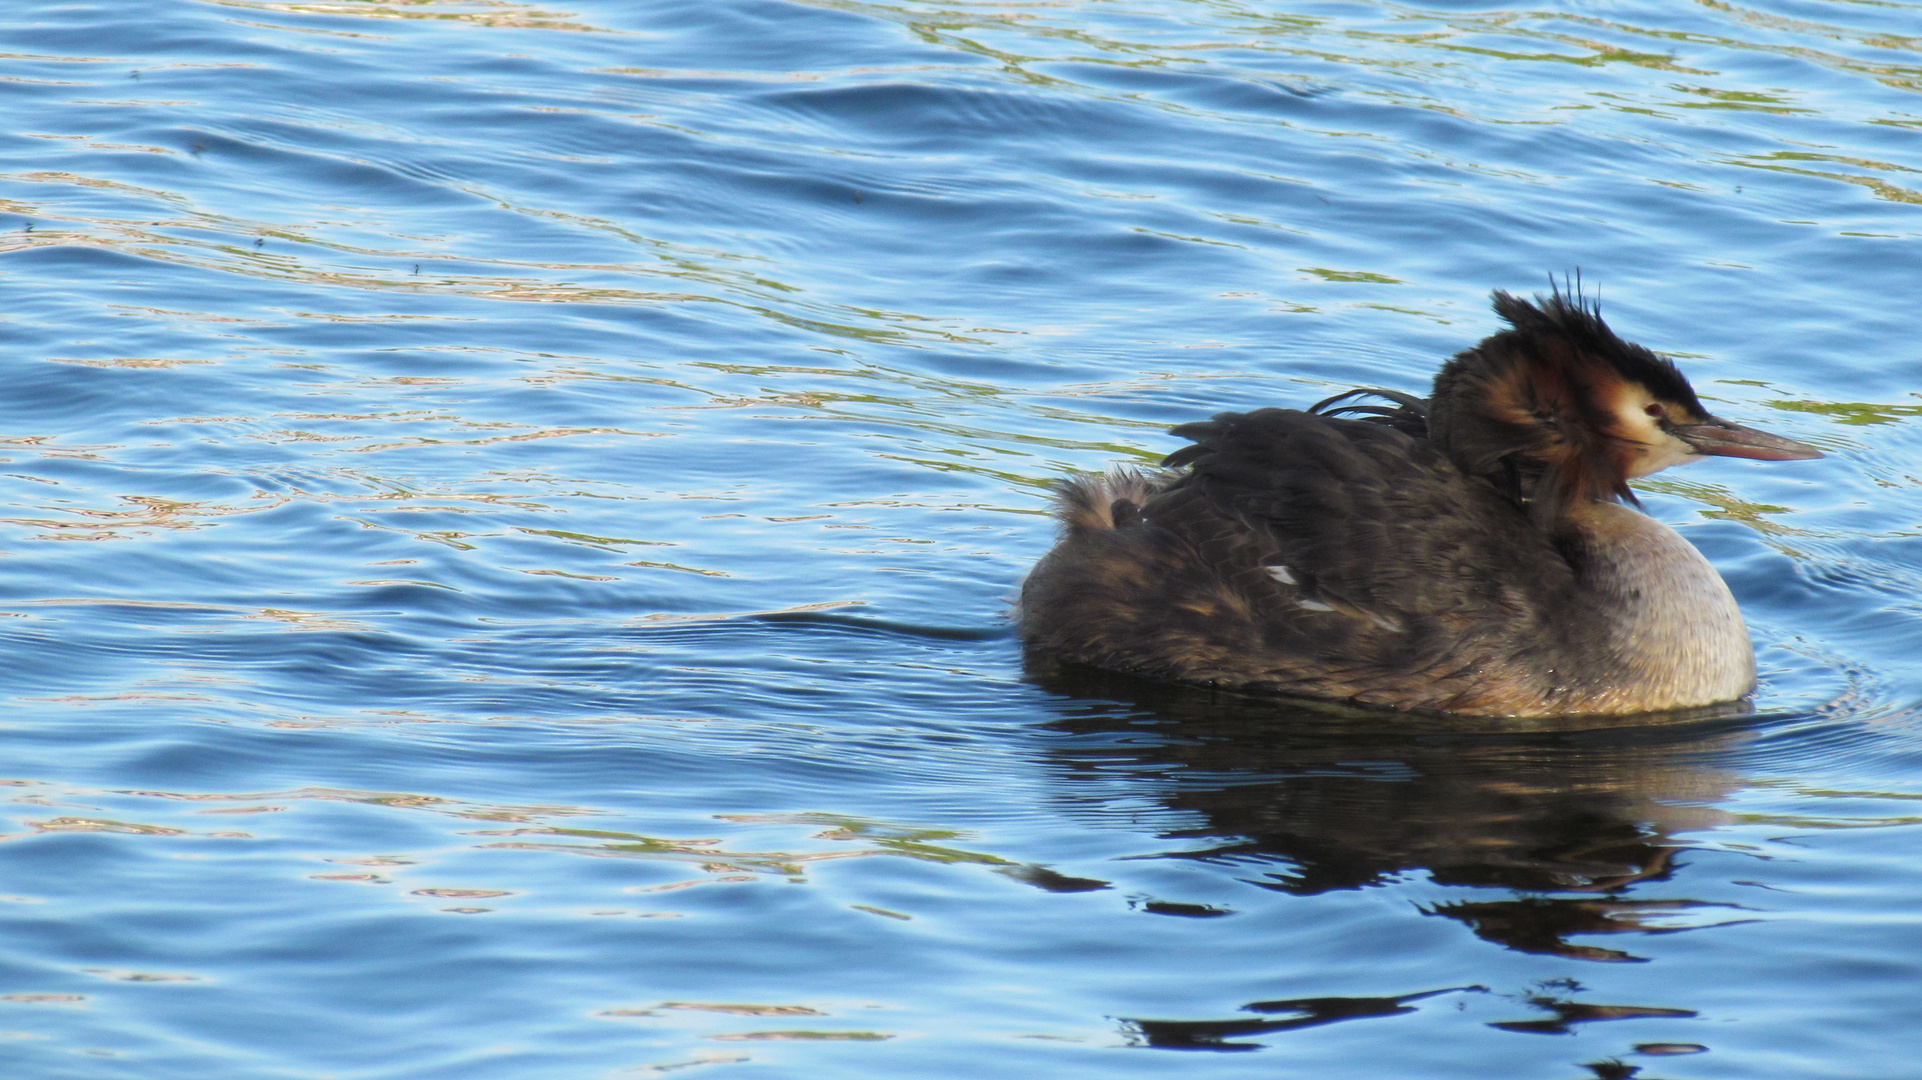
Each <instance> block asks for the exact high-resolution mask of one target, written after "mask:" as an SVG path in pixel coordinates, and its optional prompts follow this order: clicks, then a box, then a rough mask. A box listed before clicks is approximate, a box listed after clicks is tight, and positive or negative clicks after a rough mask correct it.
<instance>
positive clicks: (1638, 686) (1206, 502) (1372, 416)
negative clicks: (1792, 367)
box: [1019, 292, 1821, 716]
mask: <svg viewBox="0 0 1922 1080" xmlns="http://www.w3.org/2000/svg"><path fill="white" fill-rule="evenodd" d="M1495 307H1496V310H1497V311H1498V312H1499V313H1500V314H1501V315H1502V316H1503V317H1504V318H1506V319H1507V320H1508V321H1509V322H1510V323H1511V324H1512V329H1509V330H1505V331H1502V332H1501V333H1498V334H1496V335H1494V336H1493V337H1490V338H1488V339H1487V340H1485V341H1483V342H1482V343H1481V344H1480V345H1478V346H1476V347H1475V348H1474V349H1471V350H1469V351H1467V352H1465V353H1462V354H1461V355H1459V356H1457V357H1455V358H1454V359H1453V360H1450V361H1449V362H1448V363H1447V364H1446V365H1445V366H1444V367H1443V368H1442V370H1441V372H1440V374H1439V375H1437V376H1436V379H1435V388H1434V394H1433V396H1432V397H1431V398H1430V399H1429V400H1427V401H1423V400H1421V399H1417V398H1413V397H1409V396H1407V395H1402V394H1396V393H1393V392H1390V391H1368V392H1367V393H1372V394H1375V395H1377V396H1380V397H1383V398H1386V399H1388V400H1392V401H1395V402H1397V405H1396V406H1395V407H1392V408H1390V407H1377V406H1359V405H1354V404H1347V405H1342V404H1338V403H1339V402H1341V401H1342V400H1343V399H1349V398H1352V397H1354V396H1355V394H1344V395H1341V396H1340V397H1337V398H1334V399H1331V400H1330V401H1327V402H1323V403H1321V404H1320V405H1317V406H1315V407H1314V408H1311V409H1309V410H1307V411H1305V412H1302V411H1295V410H1289V409H1262V410H1259V411H1256V412H1251V413H1223V414H1221V415H1219V416H1216V417H1215V418H1214V419H1212V420H1209V421H1206V422H1203V423H1196V424H1188V425H1185V426H1183V427H1179V428H1176V429H1175V434H1177V435H1180V436H1183V437H1185V438H1188V439H1190V440H1192V441H1193V445H1191V446H1188V447H1186V448H1184V449H1182V450H1179V451H1177V452H1175V453H1174V454H1173V455H1170V456H1169V458H1168V459H1167V461H1166V462H1164V465H1165V466H1166V467H1167V468H1168V469H1169V470H1171V471H1168V472H1163V473H1159V474H1154V475H1149V476H1143V475H1139V474H1136V473H1131V472H1116V473H1111V474H1110V475H1108V476H1106V477H1089V478H1080V479H1076V480H1071V481H1069V482H1067V483H1066V484H1065V485H1063V488H1062V491H1061V496H1060V502H1059V508H1058V512H1059V516H1060V518H1061V521H1062V523H1063V526H1064V531H1065V534H1064V536H1063V538H1062V540H1061V542H1060V544H1059V545H1057V546H1056V547H1055V549H1054V550H1053V551H1052V552H1050V553H1049V554H1048V556H1047V557H1046V558H1044V559H1043V560H1042V561H1041V563H1040V565H1038V566H1036V567H1035V569H1034V572H1033V573H1032V574H1030V575H1029V578H1028V581H1027V584H1026V585H1025V586H1024V587H1023V590H1022V595H1021V603H1020V611H1019V617H1020V622H1021V630H1022V635H1023V637H1024V638H1025V639H1026V641H1027V643H1028V644H1029V646H1030V647H1032V648H1035V649H1038V650H1041V651H1043V652H1045V653H1048V654H1051V655H1053V656H1057V657H1059V658H1062V659H1065V660H1070V661H1075V662H1080V663H1086V664H1092V665H1095V666H1098V667H1105V668H1113V669H1118V670H1123V671H1132V672H1137V673H1140V674H1145V675H1151V676H1156V677H1162V678H1171V679H1179V680H1183V681H1188V682H1199V683H1208V684H1214V685H1219V686H1224V687H1231V688H1235V689H1241V690H1249V691H1256V692H1265V693H1279V694H1289V695H1300V696H1307V697H1316V698H1328V699H1335V700H1343V701H1352V702H1356V703H1359V704H1364V705H1373V706H1383V707H1388V708H1396V709H1411V710H1424V711H1443V712H1458V713H1476V714H1484V715H1519V716H1549V715H1574V714H1588V713H1600V714H1623V713H1638V712H1654V711H1661V710H1668V709H1678V708H1685V707H1689V706H1696V705H1707V704H1714V703H1717V702H1725V701H1733V700H1736V699H1738V698H1741V697H1742V696H1743V695H1745V694H1747V693H1748V692H1749V690H1750V689H1751V688H1752V687H1753V684H1754V680H1755V657H1754V652H1753V648H1752V646H1751V645H1750V643H1749V638H1748V631H1747V628H1746V627H1745V626H1744V625H1743V622H1742V616H1741V612H1740V611H1739V610H1738V609H1737V608H1736V605H1735V599H1734V597H1733V596H1732V595H1730V593H1729V590H1728V586H1727V585H1726V584H1724V583H1723V581H1722V578H1721V576H1720V575H1719V574H1717V573H1716V571H1715V568H1714V567H1713V566H1711V565H1710V564H1709V562H1708V560H1707V559H1705V558H1703V557H1702V555H1701V553H1699V552H1698V551H1696V550H1695V548H1694V547H1693V546H1692V545H1690V544H1689V543H1688V541H1686V540H1684V539H1683V538H1682V537H1681V536H1680V535H1679V534H1678V533H1676V532H1675V531H1674V530H1673V529H1670V528H1669V527H1668V526H1666V525H1663V524H1661V523H1660V522H1658V521H1655V520H1654V519H1652V518H1649V517H1647V516H1646V515H1644V514H1642V513H1640V512H1639V511H1638V510H1635V509H1632V508H1630V507H1629V506H1625V505H1623V504H1622V500H1624V499H1626V500H1629V501H1631V502H1632V501H1633V496H1632V495H1631V494H1630V493H1629V490H1628V487H1627V481H1628V479H1629V478H1631V477H1635V476H1644V475H1647V474H1649V473H1652V472H1655V471H1657V470H1659V469H1663V468H1667V467H1668V466H1670V465H1676V464H1682V463H1684V462H1688V461H1692V460H1695V459H1696V458H1697V457H1700V456H1702V455H1707V454H1718V455H1725V456H1736V457H1752V458H1765V459H1774V460H1779V459H1789V458H1809V457H1819V456H1821V455H1820V454H1819V453H1818V452H1817V451H1816V450H1815V449H1814V448H1812V447H1809V446H1805V445H1803V444H1801V443H1796V442H1791V441H1790V440H1787V439H1783V438H1780V437H1777V436H1774V435H1769V434H1766V433H1764V432H1759V431H1755V430H1753V429H1749V428H1744V427H1739V426H1737V425H1734V424H1731V423H1729V422H1727V421H1724V420H1719V419H1716V418H1715V417H1712V416H1710V415H1709V414H1708V413H1707V412H1706V411H1705V410H1704V409H1703V408H1702V406H1701V403H1700V402H1699V401H1698V400H1697V399H1696V396H1695V393H1694V391H1693V390H1692V389H1690V387H1689V385H1688V383H1687V381H1686V380H1685V379H1683V378H1682V375H1681V373H1680V372H1678V371H1677V370H1676V369H1675V367H1674V365H1672V364H1670V363H1669V362H1668V361H1666V360H1663V359H1661V358H1659V357H1657V356H1655V355H1654V354H1653V353H1650V352H1649V351H1648V350H1646V349H1643V348H1641V347H1640V346H1636V345H1630V344H1628V343H1626V342H1623V341H1622V340H1621V339H1619V338H1617V337H1616V336H1615V335H1614V334H1613V333H1612V332H1611V331H1610V330H1609V329H1608V327H1607V326H1606V325H1605V324H1603V323H1602V321H1601V318H1600V316H1599V315H1598V314H1597V313H1596V312H1595V310H1594V309H1593V308H1591V307H1588V306H1585V305H1584V304H1582V303H1581V302H1580V301H1579V299H1571V298H1568V297H1564V296H1562V295H1559V294H1557V295H1554V296H1551V297H1549V298H1548V299H1546V300H1538V301H1537V303H1536V304H1530V303H1528V302H1526V301H1523V300H1520V299H1517V298H1515V297H1512V296H1509V295H1507V294H1505V293H1499V292H1498V293H1496V294H1495ZM1357 393H1360V392H1357Z"/></svg>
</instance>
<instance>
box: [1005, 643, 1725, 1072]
mask: <svg viewBox="0 0 1922 1080" xmlns="http://www.w3.org/2000/svg"><path fill="white" fill-rule="evenodd" d="M1029 678H1030V679H1031V680H1032V681H1033V682H1034V683H1036V684H1037V685H1038V686H1040V687H1041V688H1043V689H1045V690H1047V691H1050V692H1052V693H1054V694H1058V695H1061V696H1062V697H1063V698H1066V699H1068V700H1066V701H1063V702H1061V703H1059V712H1060V717H1059V719H1056V720H1054V721H1052V722H1050V723H1049V724H1048V727H1049V728H1050V729H1052V730H1053V731H1054V732H1056V733H1057V734H1058V735H1059V736H1063V737H1062V738H1060V739H1059V740H1058V742H1056V744H1055V745H1054V747H1053V748H1052V749H1051V751H1050V754H1051V758H1052V760H1053V764H1054V765H1055V767H1056V773H1057V775H1058V776H1059V777H1060V781H1061V783H1060V786H1061V788H1062V791H1063V794H1064V797H1065V799H1066V800H1067V803H1068V805H1069V807H1070V809H1071V812H1076V813H1084V812H1085V813H1097V814H1099V813H1104V812H1107V809H1106V808H1108V807H1111V806H1123V805H1125V806H1128V807H1131V808H1138V807H1139V806H1140V805H1141V804H1142V803H1143V802H1144V801H1147V802H1151V803H1153V804H1156V805H1158V807H1159V808H1160V809H1161V810H1162V811H1163V812H1164V813H1165V816H1166V817H1167V818H1168V820H1169V821H1170V827H1169V828H1168V829H1167V830H1166V831H1164V832H1163V833H1161V835H1162V836H1163V837H1164V838H1165V839H1167V840H1169V841H1172V842H1173V843H1171V844H1170V845H1169V848H1168V850H1166V851H1164V852H1161V853H1157V854H1153V855H1149V856H1144V857H1155V858H1169V859H1191V860H1200V861H1204V862H1209V863H1213V864H1217V865H1222V866H1227V867H1231V868H1233V869H1234V870H1235V871H1237V876H1239V877H1241V879H1242V880H1244V881H1247V882H1249V883H1251V884H1255V885H1258V886H1260V887H1262V888H1265V889H1271V890H1274V891H1276V892H1280V893H1287V894H1292V895H1297V896H1307V895H1317V894H1325V893H1329V892H1333V891H1338V890H1349V889H1363V888H1368V887H1371V886H1381V885H1386V884H1389V883H1391V882H1394V881H1397V880H1404V879H1406V878H1408V877H1409V876H1411V875H1422V876H1425V877H1426V878H1427V879H1428V880H1429V881H1432V882H1434V883H1435V884H1439V885H1447V886H1459V887H1464V888H1472V889H1477V890H1486V893H1485V894H1484V895H1480V896H1478V895H1475V894H1470V895H1468V896H1465V897H1463V898H1461V899H1459V900H1453V901H1449V902H1444V903H1435V904H1431V905H1429V906H1427V907H1425V908H1423V909H1422V912H1423V914H1425V915H1430V916H1436V917H1441V918H1446V919H1451V920H1454V921H1456V922H1458V923H1460V924H1462V925H1463V926H1464V927H1465V928H1467V929H1468V930H1469V931H1471V932H1472V933H1473V934H1474V935H1475V936H1476V937H1478V938H1480V939H1481V940H1483V941H1486V942H1490V943H1492V944H1495V945H1499V946H1501V947H1503V948H1506V949H1512V950H1515V951H1517V952H1524V953H1533V954H1540V955H1549V956H1558V957H1563V958H1567V959H1571V960H1582V961H1593V962H1612V963H1623V962H1628V963H1633V962H1640V961H1642V960H1644V959H1645V958H1644V957H1640V956H1637V955H1635V953H1634V952H1633V951H1632V950H1633V941H1634V939H1635V938H1636V937H1639V936H1642V935H1647V934H1659V933H1677V932H1681V930H1682V929H1683V927H1679V926H1676V925H1674V924H1675V923H1677V922H1679V921H1683V920H1686V923H1687V924H1688V925H1687V927H1686V928H1687V929H1699V928H1704V927H1707V926H1712V925H1726V924H1728V923H1732V922H1740V921H1745V920H1744V919H1743V918H1742V913H1741V911H1740V909H1738V908H1733V907H1731V906H1730V905H1725V904H1711V903H1703V902H1700V901H1695V900H1690V899H1686V898H1680V897H1676V896H1674V895H1673V892H1672V890H1662V889H1652V888H1651V886H1658V885H1660V884H1661V883H1665V882H1669V881H1671V880H1672V878H1673V876H1674V874H1675V872H1676V870H1677V869H1678V868H1679V867H1680V866H1681V865H1683V863H1682V861H1681V856H1682V854H1683V853H1684V852H1685V851H1686V850H1687V849H1688V843H1687V841H1686V840H1685V839H1681V838H1680V837H1681V836H1682V834H1685V833H1689V832H1693V831H1699V830H1704V829H1710V828H1713V827H1715V826H1716V825H1718V824H1721V823H1723V822H1725V821H1727V820H1728V818H1727V816H1726V815H1725V814H1724V813H1723V812H1722V811H1720V810H1718V809H1717V804H1718V803H1719V802H1721V801H1722V800H1724V799H1725V798H1726V797H1727V795H1728V794H1729V793H1730V792H1731V791H1732V790H1733V789H1735V788H1736V787H1737V786H1738V785H1739V782H1740V780H1739V776H1738V775H1737V774H1736V773H1734V772H1732V771H1730V770H1729V768H1728V766H1727V762H1729V761H1731V760H1733V759H1735V758H1736V757H1737V756H1739V755H1738V754H1737V750H1738V749H1739V748H1740V747H1741V746H1742V745H1743V744H1745V743H1747V742H1749V741H1751V740H1752V739H1753V738H1754V737H1755V733H1756V729H1757V726H1758V724H1759V723H1761V722H1762V721H1761V718H1758V717H1757V716H1755V715H1754V714H1753V713H1752V712H1750V711H1749V710H1747V709H1746V708H1745V707H1742V706H1727V707H1721V708H1717V709H1711V710H1700V711H1696V712H1693V713H1690V714H1669V715H1664V716H1643V717H1627V718H1603V719H1595V718H1585V719H1578V720H1568V721H1540V720H1530V721H1519V720H1517V721H1505V720H1489V719H1486V718H1473V719H1470V718H1459V719H1456V718H1446V717H1441V718H1426V717H1411V716H1405V715H1398V714H1383V713H1375V712H1362V711H1358V710H1352V709H1343V708H1340V707H1334V706H1327V705H1320V704H1315V703H1296V702H1286V701H1277V700H1271V699H1260V698H1249V697H1245V696H1241V695H1235V694H1226V693H1218V692H1212V691H1209V690H1206V689H1202V688H1194V687H1185V686H1179V685H1173V684H1167V683H1159V682H1153V681H1148V680H1142V679H1135V678H1131V677H1128V676H1123V675H1116V674H1113V673H1108V672H1101V671H1094V670H1089V669H1083V668H1071V667H1066V666H1055V665H1050V664H1047V663H1045V662H1034V661H1031V662H1030V667H1029ZM1650 892H1660V893H1666V895H1642V894H1644V893H1650ZM1154 902H1159V903H1178V901H1174V900H1163V899H1158V900H1157V901H1154ZM1151 903H1153V902H1151ZM1149 909H1150V910H1152V908H1149ZM1597 938H1601V939H1604V940H1606V942H1607V943H1606V944H1602V943H1598V942H1597V941H1596V940H1595V939H1597ZM1456 989H1457V990H1466V989H1479V988H1471V987H1458V988H1456ZM1440 992H1442V991H1435V990H1431V989H1426V988H1424V989H1423V991H1422V992H1421V993H1415V994H1408V995H1404V996H1401V997H1392V998H1368V999H1347V998H1341V999H1336V998H1326V999H1322V998H1316V999H1302V1000H1300V1001H1292V1002H1266V1003H1264V1002H1255V1003H1251V1004H1248V1005H1246V1006H1244V1007H1243V1008H1244V1009H1245V1010H1246V1011H1250V1012H1255V1013H1267V1012H1269V1011H1274V1010H1270V1009H1269V1008H1267V1007H1268V1006H1277V1007H1279V1011H1288V1012H1290V1013H1292V1015H1290V1016H1288V1017H1286V1018H1284V1019H1281V1020H1276V1019H1274V1018H1272V1017H1268V1016H1256V1017H1246V1018H1237V1019H1234V1020H1220V1021H1213V1020H1211V1021H1166V1020H1129V1021H1128V1022H1127V1023H1128V1024H1129V1026H1130V1027H1131V1028H1132V1029H1133V1030H1134V1031H1136V1032H1138V1033H1139V1035H1140V1037H1141V1038H1142V1039H1143V1040H1145V1041H1146V1043H1147V1044H1148V1045H1151V1046H1160V1047H1169V1048H1187V1049H1215V1050H1232V1049H1252V1048H1254V1047H1256V1046H1258V1045H1259V1044H1254V1043H1239V1044H1236V1043H1229V1042H1228V1041H1227V1039H1228V1038H1229V1037H1231V1036H1237V1035H1248V1034H1254V1033H1259V1032H1275V1031H1283V1030H1288V1029H1291V1028H1299V1027H1309V1026H1315V1025H1318V1024H1326V1023H1332V1022H1335V1021H1340V1020H1349V1019H1358V1018H1362V1017H1369V1016H1385V1015H1391V1014H1394V1013H1398V1012H1406V1011H1410V1008H1411V1007H1410V1006H1409V1005H1408V1004H1406V1003H1408V1002H1412V1001H1415V1000H1417V999H1419V998H1422V997H1425V996H1428V995H1429V994H1433V993H1440ZM1529 1004H1530V1005H1531V1006H1534V1007H1536V1008H1539V1009H1544V1010H1546V1011H1548V1012H1550V1013H1552V1014H1553V1016H1552V1017H1551V1018H1548V1019H1543V1020H1524V1019H1520V1018H1518V1019H1517V1020H1515V1021H1512V1022H1508V1023H1504V1024H1498V1025H1495V1026H1497V1027H1498V1028H1500V1029H1502V1030H1508V1031H1513V1032H1518V1033H1550V1032H1554V1031H1560V1032H1566V1031H1568V1030H1569V1025H1571V1024H1576V1023H1583V1022H1587V1021H1593V1020H1599V1019H1614V1018H1627V1017H1654V1016H1671V1017H1681V1016H1689V1015H1693V1014H1692V1013H1690V1012H1688V1011H1687V1010H1683V1009H1654V1008H1644V1007H1639V1006H1630V1005H1589V1004H1583V1003H1576V1002H1572V1001H1565V1000H1559V999H1558V1000H1556V1001H1553V1002H1549V1001H1547V1000H1546V999H1541V1000H1536V999H1530V1001H1529Z"/></svg>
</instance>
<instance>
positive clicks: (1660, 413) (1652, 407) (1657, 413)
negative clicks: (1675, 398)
mask: <svg viewBox="0 0 1922 1080" xmlns="http://www.w3.org/2000/svg"><path fill="white" fill-rule="evenodd" d="M1642 411H1643V412H1645V413H1647V414H1648V415H1650V416H1653V417H1655V418H1657V419H1660V418H1662V417H1664V416H1667V415H1668V410H1667V409H1664V408H1662V407H1661V406H1660V405H1657V404H1656V403H1654V402H1652V401H1651V402H1649V404H1648V407H1647V408H1645V409H1643V410H1642Z"/></svg>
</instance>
